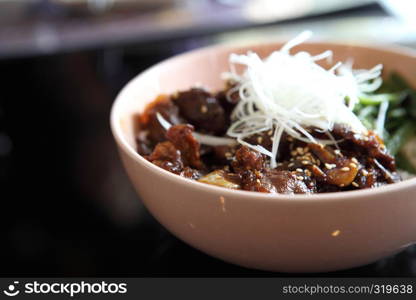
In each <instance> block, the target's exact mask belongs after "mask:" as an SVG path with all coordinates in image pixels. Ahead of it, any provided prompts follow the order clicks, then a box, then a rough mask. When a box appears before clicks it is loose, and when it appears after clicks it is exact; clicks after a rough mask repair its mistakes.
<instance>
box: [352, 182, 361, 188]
mask: <svg viewBox="0 0 416 300" xmlns="http://www.w3.org/2000/svg"><path fill="white" fill-rule="evenodd" d="M351 184H352V185H353V186H355V187H359V185H358V183H356V182H355V181H353V182H352V183H351Z"/></svg>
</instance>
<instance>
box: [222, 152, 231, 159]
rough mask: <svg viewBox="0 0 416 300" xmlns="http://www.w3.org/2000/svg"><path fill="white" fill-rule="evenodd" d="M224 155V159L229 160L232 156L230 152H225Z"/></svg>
mask: <svg viewBox="0 0 416 300" xmlns="http://www.w3.org/2000/svg"><path fill="white" fill-rule="evenodd" d="M224 155H225V157H226V158H230V157H231V156H233V155H232V154H231V153H230V152H225V154H224Z"/></svg>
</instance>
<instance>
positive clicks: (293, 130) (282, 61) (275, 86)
mask: <svg viewBox="0 0 416 300" xmlns="http://www.w3.org/2000/svg"><path fill="white" fill-rule="evenodd" d="M311 35H312V33H311V32H310V31H305V32H302V33H301V34H300V35H298V36H297V37H295V38H294V39H292V40H290V41H289V42H287V43H286V44H285V45H283V47H282V48H281V49H280V50H278V51H274V52H272V53H271V54H270V55H269V56H268V57H266V58H265V59H261V58H260V57H259V56H258V55H257V54H256V53H253V52H248V53H247V54H245V55H244V54H243V55H238V54H231V55H230V58H229V61H230V72H228V73H224V74H222V77H223V78H224V79H226V80H230V81H231V82H233V83H235V86H234V87H233V88H232V89H230V90H229V91H228V94H227V97H230V96H231V94H232V93H235V92H238V93H239V97H240V100H239V102H238V104H237V105H236V107H235V108H234V110H233V111H232V114H231V120H232V124H231V126H230V127H229V128H228V130H227V135H228V136H229V137H231V138H226V137H215V136H210V135H203V134H200V133H194V136H195V137H196V138H197V139H198V140H199V141H200V142H201V143H203V144H207V145H211V146H218V145H230V144H233V143H235V142H236V141H237V142H238V143H240V144H242V145H245V146H247V147H250V148H252V149H254V150H257V151H259V152H260V153H262V154H264V155H267V156H269V157H270V167H271V168H275V167H276V165H277V160H276V159H277V154H278V148H279V143H280V139H281V137H282V135H283V133H286V134H288V135H290V136H292V137H293V138H295V139H298V140H301V141H304V142H307V143H309V142H312V143H320V144H335V145H336V144H337V141H335V139H334V138H333V137H332V135H331V133H330V132H331V131H332V129H333V126H334V124H335V123H337V124H344V125H347V126H348V127H349V128H350V129H351V130H352V131H354V132H357V133H360V134H366V133H367V129H366V128H365V127H364V125H363V124H362V123H361V121H360V120H359V118H358V117H357V116H356V115H355V114H354V113H353V109H354V107H355V105H356V104H357V103H358V102H359V97H360V96H363V95H365V94H366V93H369V92H372V91H374V90H376V89H377V88H379V87H380V85H381V83H382V79H381V77H380V75H381V70H382V65H376V66H375V67H373V68H372V69H370V70H353V69H352V62H351V61H347V62H346V63H342V62H337V63H336V64H335V65H333V66H332V67H331V68H329V69H325V68H323V67H321V66H320V65H318V64H317V63H316V61H319V60H322V59H327V60H330V59H331V58H332V51H330V50H327V51H324V52H323V53H320V54H318V55H315V56H313V55H311V54H310V53H308V52H305V51H301V52H298V53H296V54H293V55H292V54H290V50H291V49H292V48H293V47H295V46H297V45H299V44H301V43H303V42H304V41H306V40H307V39H308V38H310V37H311ZM236 65H242V66H244V67H245V71H244V72H243V73H242V74H239V73H238V72H237V71H236ZM386 105H387V104H384V103H383V105H382V109H381V111H380V114H379V118H378V122H377V129H378V130H380V132H379V133H380V134H382V132H381V128H382V127H384V120H385V110H387V106H386ZM384 108H385V109H384ZM157 118H158V120H159V122H160V124H161V125H162V126H163V127H164V128H165V129H166V130H168V129H169V127H170V126H171V125H170V123H169V122H167V121H166V120H165V119H163V117H162V116H161V115H160V114H157ZM308 128H315V130H318V131H320V132H322V133H325V134H326V135H327V136H328V140H319V139H316V138H314V137H313V136H312V134H311V133H310V132H309V130H308ZM269 131H271V133H272V136H273V138H272V141H273V145H272V149H265V148H264V147H263V146H261V145H253V144H250V143H248V142H247V141H245V139H246V138H248V137H249V136H251V135H253V134H258V133H262V132H269Z"/></svg>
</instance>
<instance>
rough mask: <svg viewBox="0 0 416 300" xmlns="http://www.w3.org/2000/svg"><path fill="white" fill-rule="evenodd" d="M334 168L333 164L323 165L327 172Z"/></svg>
mask: <svg viewBox="0 0 416 300" xmlns="http://www.w3.org/2000/svg"><path fill="white" fill-rule="evenodd" d="M335 167H336V165H335V164H327V163H325V168H327V169H328V170H331V169H333V168H335Z"/></svg>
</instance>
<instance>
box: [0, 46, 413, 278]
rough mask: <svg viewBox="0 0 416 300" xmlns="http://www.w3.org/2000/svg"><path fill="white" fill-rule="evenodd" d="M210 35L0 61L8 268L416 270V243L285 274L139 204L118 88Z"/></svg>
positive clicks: (78, 272)
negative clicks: (118, 144) (117, 129)
mask: <svg viewBox="0 0 416 300" xmlns="http://www.w3.org/2000/svg"><path fill="white" fill-rule="evenodd" d="M210 42H211V41H210V40H209V38H204V39H201V38H199V39H196V40H195V39H188V40H186V41H184V40H181V41H176V42H175V41H171V42H169V43H164V44H163V46H162V47H160V46H158V45H157V44H152V47H150V46H149V45H148V46H147V48H146V47H143V45H136V46H129V47H125V46H123V47H121V46H120V47H104V48H100V49H96V50H90V51H86V50H83V51H80V50H79V51H70V52H68V53H66V54H54V55H44V56H32V57H30V58H20V59H8V60H0V70H1V71H0V91H1V92H0V188H1V193H0V199H1V202H0V203H1V204H0V205H1V207H0V220H1V222H2V231H3V232H2V243H1V251H0V253H1V254H2V255H1V256H0V275H2V276H337V277H345V276H350V277H351V276H359V277H367V276H374V277H379V276H402V277H410V276H411V277H413V276H416V247H415V246H411V247H408V248H407V249H405V250H404V251H403V252H401V253H399V254H397V255H395V256H392V257H388V258H385V259H383V260H380V261H378V262H375V263H373V264H371V265H368V266H363V267H360V268H355V269H350V270H344V271H338V272H334V273H325V274H280V273H268V272H262V271H256V270H249V269H245V268H241V267H238V266H234V265H231V264H228V263H225V262H222V261H220V260H217V259H215V258H212V257H210V256H207V255H205V254H203V253H201V252H199V251H198V250H195V249H193V248H191V247H189V246H187V245H186V244H184V243H183V242H181V241H180V240H178V239H177V238H175V237H174V236H172V235H171V234H170V233H169V232H168V231H166V230H165V229H164V228H163V227H162V226H161V225H160V224H159V223H158V222H157V221H155V219H154V218H153V217H152V216H151V215H150V214H149V213H148V211H147V210H146V209H145V208H144V207H143V205H142V204H141V202H140V199H139V198H138V196H137V195H136V194H135V193H134V191H133V189H132V187H131V185H130V183H129V181H128V179H127V177H126V174H125V173H124V171H123V169H122V166H121V164H120V161H119V158H118V155H117V152H116V148H115V144H114V142H113V139H112V136H111V133H110V129H109V111H110V108H111V104H112V102H113V99H114V97H115V95H116V94H117V92H118V91H119V90H120V89H121V88H122V86H123V85H124V84H125V83H126V82H127V81H128V80H129V79H131V78H132V77H133V76H135V75H136V74H137V73H139V72H140V71H141V70H143V69H144V68H146V67H148V66H150V65H152V64H154V63H156V62H158V61H160V60H162V59H164V58H166V57H168V56H170V55H172V54H174V53H177V52H182V51H184V50H186V49H189V48H194V47H199V46H203V45H205V44H209V43H210Z"/></svg>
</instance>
